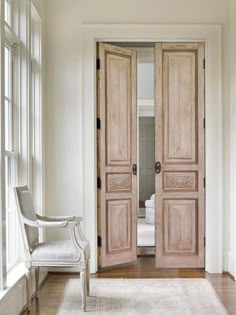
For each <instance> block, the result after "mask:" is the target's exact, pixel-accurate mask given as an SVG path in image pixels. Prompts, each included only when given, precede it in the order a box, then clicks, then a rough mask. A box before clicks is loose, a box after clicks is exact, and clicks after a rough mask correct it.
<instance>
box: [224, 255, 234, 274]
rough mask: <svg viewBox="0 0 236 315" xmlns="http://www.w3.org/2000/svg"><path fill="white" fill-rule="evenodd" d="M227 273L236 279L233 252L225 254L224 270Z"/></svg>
mask: <svg viewBox="0 0 236 315" xmlns="http://www.w3.org/2000/svg"><path fill="white" fill-rule="evenodd" d="M223 270H224V272H225V273H229V274H230V275H231V276H232V277H233V278H234V279H235V276H234V275H235V263H234V256H233V255H232V253H231V252H227V253H225V254H224V268H223Z"/></svg>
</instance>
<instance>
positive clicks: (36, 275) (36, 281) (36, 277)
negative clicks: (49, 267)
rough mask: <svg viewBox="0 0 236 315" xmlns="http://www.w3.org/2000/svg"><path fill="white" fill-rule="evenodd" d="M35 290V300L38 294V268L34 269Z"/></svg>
mask: <svg viewBox="0 0 236 315" xmlns="http://www.w3.org/2000/svg"><path fill="white" fill-rule="evenodd" d="M35 289H36V299H37V298H38V294H39V267H36V268H35Z"/></svg>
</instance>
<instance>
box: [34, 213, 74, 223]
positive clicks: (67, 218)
mask: <svg viewBox="0 0 236 315" xmlns="http://www.w3.org/2000/svg"><path fill="white" fill-rule="evenodd" d="M36 217H37V219H38V220H40V221H45V222H52V221H53V222H60V221H73V220H74V218H75V217H73V216H58V217H54V216H49V217H47V216H41V215H39V214H37V213H36Z"/></svg>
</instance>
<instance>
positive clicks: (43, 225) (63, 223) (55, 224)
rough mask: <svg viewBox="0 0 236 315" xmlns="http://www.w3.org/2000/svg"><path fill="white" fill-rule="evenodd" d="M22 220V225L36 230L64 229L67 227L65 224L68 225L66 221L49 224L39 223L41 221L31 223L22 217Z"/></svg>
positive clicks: (45, 222)
mask: <svg viewBox="0 0 236 315" xmlns="http://www.w3.org/2000/svg"><path fill="white" fill-rule="evenodd" d="M22 220H23V222H24V224H26V225H29V226H33V227H36V228H39V227H52V228H65V227H67V224H68V221H50V222H47V221H41V220H36V221H32V220H29V219H27V218H26V217H24V216H22Z"/></svg>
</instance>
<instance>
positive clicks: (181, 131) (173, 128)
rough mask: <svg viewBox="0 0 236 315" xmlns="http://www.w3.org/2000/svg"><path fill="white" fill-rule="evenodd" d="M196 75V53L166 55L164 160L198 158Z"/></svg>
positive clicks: (171, 52) (179, 160) (181, 161)
mask: <svg viewBox="0 0 236 315" xmlns="http://www.w3.org/2000/svg"><path fill="white" fill-rule="evenodd" d="M195 77H196V52H187V53H186V52H185V51H183V52H176V51H175V50H173V51H170V52H169V51H167V52H165V53H164V54H163V82H165V83H166V84H164V86H163V109H164V149H165V152H164V159H165V160H164V163H175V164H176V163H186V162H188V163H194V162H195V161H196V133H197V130H196V129H197V126H196V124H195V119H196V84H195ZM176 122H177V123H176Z"/></svg>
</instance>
